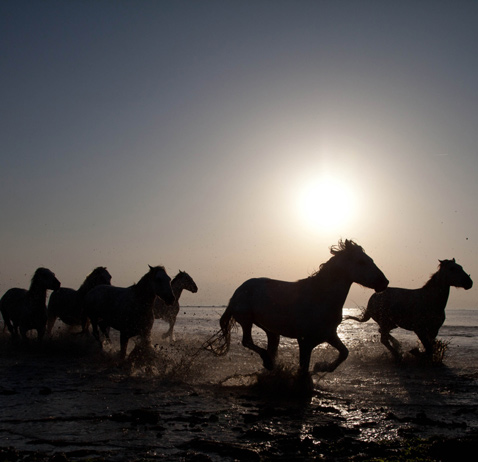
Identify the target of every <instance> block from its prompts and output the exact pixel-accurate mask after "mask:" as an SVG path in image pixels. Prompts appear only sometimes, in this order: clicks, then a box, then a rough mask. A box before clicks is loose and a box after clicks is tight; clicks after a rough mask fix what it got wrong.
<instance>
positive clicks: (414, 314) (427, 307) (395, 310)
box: [367, 287, 445, 330]
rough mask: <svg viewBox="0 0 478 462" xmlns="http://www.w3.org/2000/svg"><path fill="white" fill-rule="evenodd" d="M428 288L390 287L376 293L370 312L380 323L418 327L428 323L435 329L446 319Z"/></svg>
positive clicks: (405, 327) (409, 327)
mask: <svg viewBox="0 0 478 462" xmlns="http://www.w3.org/2000/svg"><path fill="white" fill-rule="evenodd" d="M434 301H435V300H434V299H433V298H432V297H430V294H429V293H428V292H427V290H426V289H424V288H420V289H403V288H397V287H389V288H387V289H386V290H384V291H383V292H377V293H375V294H373V295H372V296H371V297H370V299H369V302H368V305H367V312H368V314H369V315H370V316H371V317H372V318H373V319H374V320H375V321H376V322H377V323H378V324H380V325H381V326H383V327H387V328H395V327H401V328H403V329H407V330H416V329H417V328H420V327H422V326H423V325H424V324H425V323H428V324H433V325H434V329H435V328H439V327H441V325H442V324H443V322H444V321H445V313H444V307H443V309H442V310H441V309H438V310H436V309H435V310H434V308H436V303H434Z"/></svg>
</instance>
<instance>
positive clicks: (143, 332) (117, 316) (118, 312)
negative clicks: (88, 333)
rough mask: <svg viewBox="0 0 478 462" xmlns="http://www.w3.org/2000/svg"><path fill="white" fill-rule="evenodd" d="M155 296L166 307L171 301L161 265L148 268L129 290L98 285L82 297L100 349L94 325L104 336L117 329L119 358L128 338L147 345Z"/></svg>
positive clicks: (171, 292)
mask: <svg viewBox="0 0 478 462" xmlns="http://www.w3.org/2000/svg"><path fill="white" fill-rule="evenodd" d="M155 297H160V298H161V299H162V300H164V301H165V302H166V303H167V304H169V305H171V304H173V303H174V301H175V298H174V294H173V291H172V289H171V278H170V277H169V276H168V274H167V273H166V270H165V269H164V267H163V266H154V267H153V266H149V271H148V272H147V273H146V274H145V275H144V276H143V277H142V278H141V279H140V280H139V282H137V283H136V284H133V285H132V286H130V287H115V286H111V285H100V286H96V287H94V288H93V289H91V290H90V291H89V292H88V293H87V294H86V296H85V299H84V300H85V301H84V309H85V315H86V317H87V318H88V319H89V320H90V322H91V326H92V329H93V335H94V337H95V338H96V339H97V340H98V342H99V343H100V346H102V342H101V340H100V334H99V331H98V326H100V328H101V330H102V332H103V334H104V335H105V336H106V337H108V329H109V328H110V327H112V328H113V329H116V330H119V332H120V357H121V359H124V358H125V357H126V349H127V347H128V340H129V339H130V338H131V337H134V336H137V335H139V336H140V337H141V340H142V341H145V342H149V341H150V336H151V329H152V327H153V323H154V315H153V302H154V299H155ZM84 322H85V321H84Z"/></svg>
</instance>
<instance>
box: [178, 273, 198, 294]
mask: <svg viewBox="0 0 478 462" xmlns="http://www.w3.org/2000/svg"><path fill="white" fill-rule="evenodd" d="M176 278H178V279H181V285H182V287H183V288H184V289H186V290H189V292H192V293H193V294H195V293H196V292H197V291H198V286H197V285H196V283H195V282H194V280H193V278H192V277H191V276H189V274H188V273H186V271H181V270H179V273H178V275H177V276H176ZM176 278H175V279H176Z"/></svg>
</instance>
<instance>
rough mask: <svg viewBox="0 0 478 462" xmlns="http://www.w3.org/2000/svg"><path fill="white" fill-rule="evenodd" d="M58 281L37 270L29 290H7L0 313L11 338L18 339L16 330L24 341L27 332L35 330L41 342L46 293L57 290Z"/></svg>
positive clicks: (43, 269)
mask: <svg viewBox="0 0 478 462" xmlns="http://www.w3.org/2000/svg"><path fill="white" fill-rule="evenodd" d="M59 288H60V281H59V280H58V279H57V278H56V277H55V275H54V274H53V273H52V272H51V271H50V270H49V269H46V268H38V269H37V270H36V271H35V274H34V275H33V278H32V280H31V284H30V288H29V289H28V290H26V289H20V288H18V287H14V288H12V289H9V290H7V292H5V294H4V296H3V297H2V299H1V300H0V311H1V312H2V316H3V320H4V321H5V324H6V326H7V327H8V330H9V331H10V333H11V334H12V336H13V338H18V330H20V334H21V336H22V338H23V339H24V340H27V332H28V331H29V330H32V329H35V330H36V331H37V338H38V340H41V339H42V338H43V335H44V334H45V326H46V319H47V314H46V304H45V303H46V291H47V290H58V289H59Z"/></svg>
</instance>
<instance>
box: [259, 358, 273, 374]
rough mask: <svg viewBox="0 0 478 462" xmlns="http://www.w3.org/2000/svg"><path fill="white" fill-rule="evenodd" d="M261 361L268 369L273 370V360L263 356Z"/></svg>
mask: <svg viewBox="0 0 478 462" xmlns="http://www.w3.org/2000/svg"><path fill="white" fill-rule="evenodd" d="M262 363H263V365H264V367H265V368H266V369H267V370H268V371H272V370H274V361H271V360H270V359H269V358H264V359H263V361H262Z"/></svg>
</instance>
